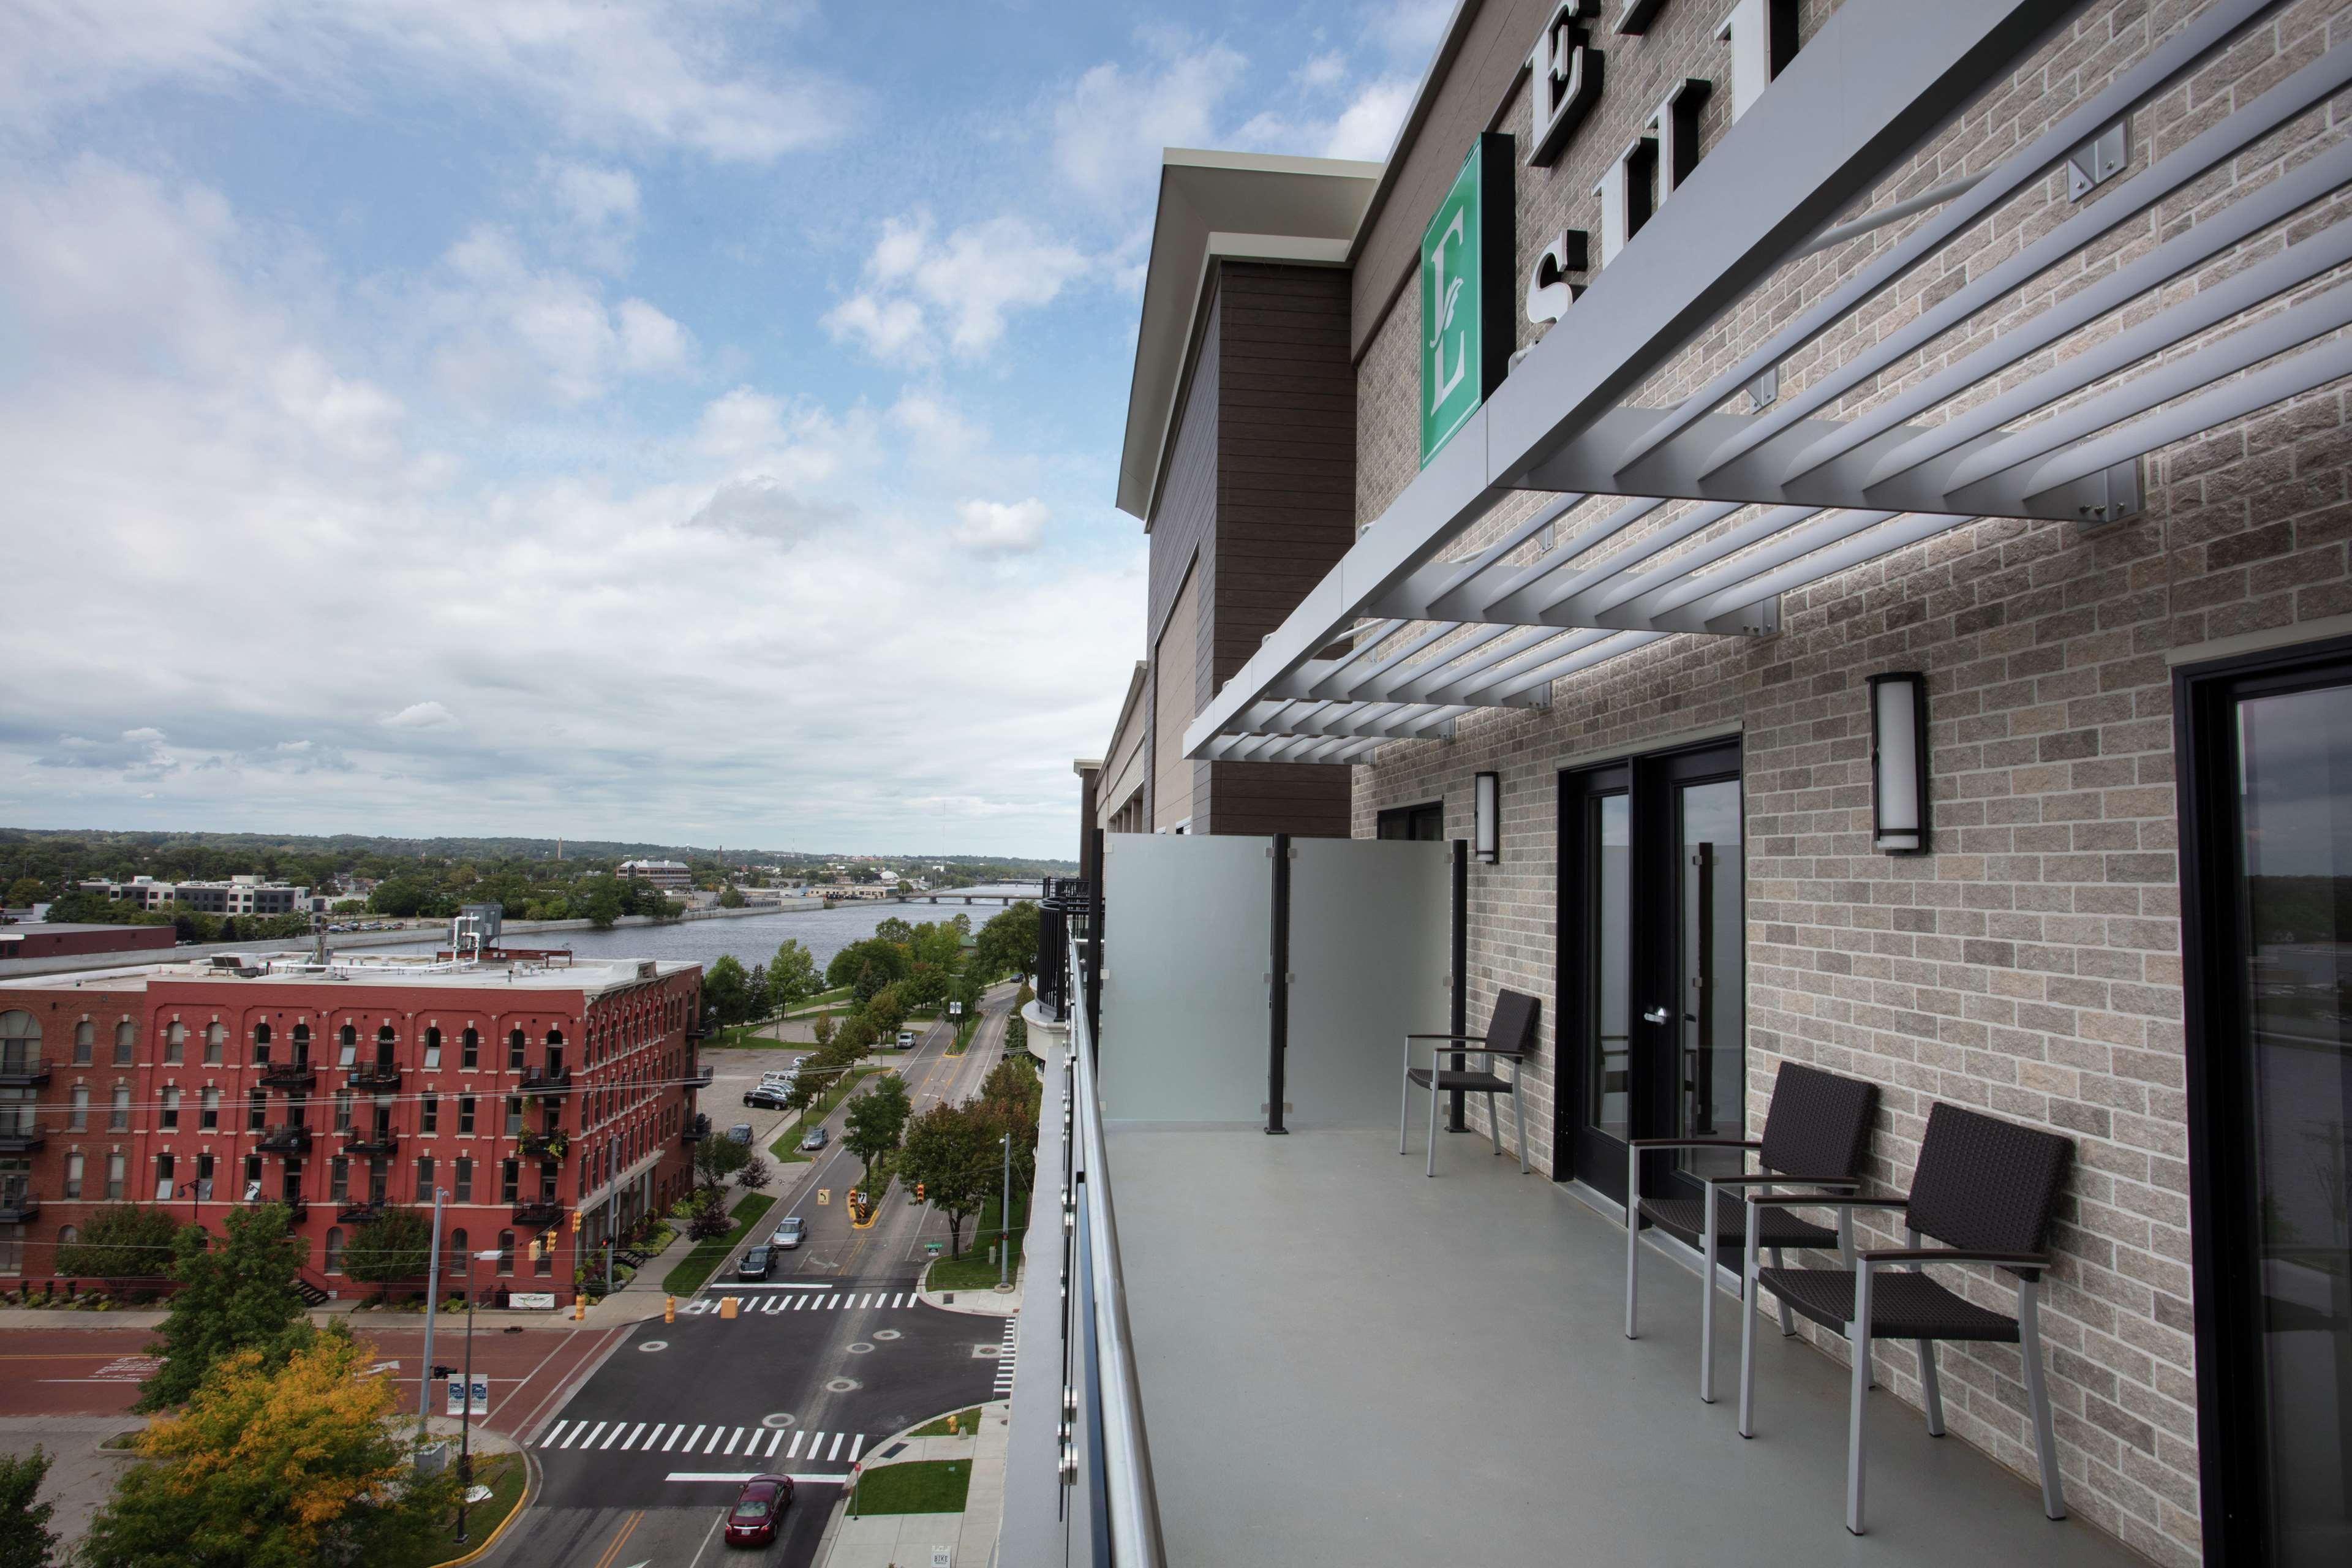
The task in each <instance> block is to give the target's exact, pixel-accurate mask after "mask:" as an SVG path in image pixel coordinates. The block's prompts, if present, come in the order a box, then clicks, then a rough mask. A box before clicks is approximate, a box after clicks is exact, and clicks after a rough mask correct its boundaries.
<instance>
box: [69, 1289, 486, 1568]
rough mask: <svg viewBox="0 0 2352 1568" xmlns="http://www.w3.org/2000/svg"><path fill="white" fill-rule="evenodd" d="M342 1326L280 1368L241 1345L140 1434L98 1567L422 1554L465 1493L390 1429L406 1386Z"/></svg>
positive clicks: (221, 1567) (88, 1555) (90, 1545)
mask: <svg viewBox="0 0 2352 1568" xmlns="http://www.w3.org/2000/svg"><path fill="white" fill-rule="evenodd" d="M375 1356H376V1352H375V1351H374V1350H373V1348H371V1347H370V1346H367V1345H364V1344H362V1343H361V1342H359V1341H357V1340H355V1339H353V1338H352V1335H351V1333H350V1331H348V1330H346V1329H343V1328H342V1327H341V1325H338V1326H337V1327H336V1328H335V1329H333V1330H331V1331H327V1332H325V1333H320V1334H316V1335H313V1336H312V1337H311V1339H310V1342H308V1343H306V1344H304V1345H303V1346H301V1347H300V1348H299V1349H298V1350H296V1351H295V1352H293V1353H292V1354H290V1355H289V1356H287V1357H286V1358H284V1359H283V1360H282V1361H279V1362H278V1363H271V1362H270V1361H269V1360H268V1358H266V1357H265V1356H263V1355H262V1354H261V1353H259V1352H255V1351H242V1352H237V1353H236V1354H234V1355H231V1356H229V1357H228V1358H226V1360H224V1361H223V1362H221V1363H219V1364H218V1365H217V1366H216V1367H215V1368H214V1369H213V1371H212V1373H211V1374H210V1375H208V1376H207V1377H206V1378H205V1380H204V1383H203V1384H202V1385H201V1386H200V1387H199V1388H197V1389H195V1390H194V1392H193V1397H191V1398H190V1400H189V1401H188V1405H187V1408H186V1409H185V1410H184V1412H183V1413H182V1414H180V1415H177V1416H171V1417H166V1418H164V1419H163V1420H160V1421H157V1422H155V1423H154V1424H152V1426H149V1427H148V1428H147V1430H146V1431H145V1432H143V1433H142V1434H141V1435H140V1438H139V1453H140V1456H141V1458H142V1460H143V1461H144V1462H143V1463H142V1464H139V1465H137V1466H134V1467H133V1468H131V1469H130V1470H129V1471H127V1472H126V1473H124V1475H123V1476H122V1477H121V1479H120V1480H118V1481H117V1482H116V1484H115V1488H114V1494H113V1496H112V1497H110V1499H108V1500H107V1501H106V1503H105V1505H104V1506H103V1507H101V1508H100V1510H99V1511H98V1514H97V1517H96V1518H94V1519H93V1520H91V1521H90V1528H89V1537H88V1538H87V1539H86V1540H85V1541H84V1542H83V1543H82V1547H81V1552H82V1560H83V1562H84V1563H87V1564H88V1565H89V1568H188V1565H190V1564H202V1565H204V1568H308V1565H310V1564H317V1563H333V1564H346V1563H348V1564H372V1563H407V1562H412V1561H417V1560H419V1559H420V1558H421V1557H422V1555H423V1553H424V1552H425V1548H426V1545H427V1542H430V1541H431V1540H432V1538H433V1537H434V1536H436V1534H437V1533H438V1531H439V1530H440V1529H441V1527H442V1526H443V1525H444V1523H445V1521H446V1520H447V1518H448V1514H449V1510H450V1509H451V1508H452V1507H453V1506H454V1505H455V1503H456V1501H457V1476H456V1474H455V1473H454V1471H453V1470H444V1471H442V1472H441V1473H440V1474H439V1475H437V1476H420V1475H418V1474H417V1473H416V1471H415V1468H414V1467H413V1465H412V1464H411V1463H410V1459H409V1452H408V1448H407V1446H406V1444H405V1443H404V1440H403V1439H402V1437H401V1436H399V1434H398V1433H397V1432H396V1431H395V1430H394V1428H393V1427H392V1426H390V1425H389V1424H388V1423H387V1420H386V1418H387V1417H388V1416H390V1415H392V1414H393V1411H394V1405H395V1403H396V1402H397V1400H398V1397H399V1389H400V1384H399V1383H398V1382H397V1381H396V1380H394V1379H393V1378H390V1377H385V1376H383V1375H380V1374H375V1373H370V1372H369V1370H368V1368H369V1365H370V1363H373V1361H374V1360H375Z"/></svg>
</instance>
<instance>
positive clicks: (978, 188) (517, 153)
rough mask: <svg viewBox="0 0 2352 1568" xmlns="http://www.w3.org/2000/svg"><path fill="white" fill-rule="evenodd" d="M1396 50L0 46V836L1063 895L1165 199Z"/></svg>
mask: <svg viewBox="0 0 2352 1568" xmlns="http://www.w3.org/2000/svg"><path fill="white" fill-rule="evenodd" d="M1446 9H1447V7H1446V5H1444V4H1443V0H1370V3H1367V4H1363V5H1290V6H1258V5H1238V4H1235V5H1195V6H1168V7H1150V8H1142V7H1114V6H1102V5H989V4H964V5H928V4H916V5H855V6H853V5H839V4H827V5H819V4H806V5H759V4H729V3H691V4H679V5H665V6H657V7H656V6H646V7H632V6H627V5H570V4H564V3H560V0H527V3H520V4H509V5H500V4H492V3H488V0H375V3H359V0H345V3H341V4H325V5H306V4H295V3H289V0H116V3H114V4H110V5H104V6H102V7H100V6H86V5H78V4H71V3H68V0H0V33H5V35H7V36H8V37H10V38H11V40H12V42H11V47H10V48H9V49H8V50H7V51H6V52H5V54H0V465H5V471H6V472H7V473H8V474H9V476H10V480H11V482H10V486H9V489H10V491H11V500H10V503H9V505H8V507H7V509H6V512H5V524H0V529H5V551H4V552H0V562H5V566H0V573H5V576H6V577H7V579H8V584H7V586H8V592H7V595H6V602H7V604H8V605H9V614H8V634H7V640H8V645H9V653H8V659H7V669H8V674H7V677H6V693H7V695H6V698H5V700H0V825H5V826H53V827H64V826H104V827H185V828H223V829H232V828H249V829H279V830H287V831H298V832H383V833H426V832H443V833H467V832H499V833H529V834H541V835H547V836H553V835H556V834H559V833H560V834H563V835H565V836H567V837H627V838H643V839H652V840H661V841H673V842H688V841H690V842H698V843H709V842H714V841H724V842H728V843H736V844H745V845H754V844H756V845H764V846H772V847H810V848H818V847H836V848H866V849H907V850H921V849H943V850H966V851H983V850H1005V851H1031V852H1037V853H1046V854H1057V855H1059V854H1067V853H1068V852H1069V847H1070V846H1071V844H1072V843H1073V842H1074V835H1075V829H1076V816H1075V806H1076V794H1075V781H1074V780H1073V779H1072V778H1071V776H1070V773H1069V759H1070V758H1071V757H1073V756H1076V755H1081V754H1094V753H1096V752H1099V751H1100V750H1101V748H1102V746H1103V744H1104V742H1105V741H1106V740H1107V739H1108V731H1109V727H1110V724H1111V721H1112V720H1113V718H1114V716H1115V709H1116V705H1117V703H1118V699H1119V697H1120V696H1121V695H1122V694H1123V693H1124V690H1125V688H1126V673H1125V672H1126V670H1127V668H1129V664H1130V663H1131V662H1132V661H1133V660H1134V659H1135V658H1138V657H1139V655H1140V653H1141V650H1142V614H1143V604H1142V583H1141V574H1142V569H1143V559H1144V540H1143V535H1142V531H1141V529H1140V527H1139V525H1138V524H1137V523H1135V522H1134V521H1133V520H1131V519H1129V518H1127V517H1125V516H1123V515H1121V514H1120V513H1118V511H1116V510H1114V509H1113V507H1112V505H1111V495H1112V489H1113V483H1114V473H1115V468H1116V465H1117V458H1118V439H1119V434H1120V429H1121V424H1122V420H1123V417H1124V414H1125V408H1126V398H1127V389H1128V378H1129V372H1130V369H1131V364H1132V353H1133V341H1134V321H1135V312H1136V308H1137V300H1138V292H1139V285H1140V281H1141V273H1140V268H1141V265H1142V261H1143V258H1144V254H1145V247H1146V245H1147V243H1148V239H1149V234H1150V217H1151V198H1152V195H1153V192H1154V190H1155V188H1156V170H1157V164H1158V158H1159V149H1160V147H1162V146H1163V145H1185V146H1217V147H1248V148H1261V149H1267V150H1275V151H1283V152H1293V153H1314V154H1328V155H1336V156H1344V157H1359V158H1378V157H1381V156H1382V155H1383V154H1384V153H1385V151H1386V149H1387V147H1388V144H1389V142H1390V140H1391V137H1392V135H1393V132H1394V130H1395V126H1396V124H1397V122H1398V121H1399V120H1400V119H1401V118H1402V113H1403V111H1404V109H1405V107H1406V104H1407V102H1408V100H1409V99H1410V97H1411V93H1412V87H1413V85H1414V84H1415V82H1416V81H1417V80H1418V79H1419V77H1420V75H1421V72H1422V70H1423V67H1424V65H1425V63H1426V60H1427V57H1428V54H1429V52H1430V50H1431V49H1432V48H1433V47H1434V44H1435V39H1436V34H1437V30H1438V28H1439V27H1440V26H1442V24H1443V21H1444V15H1445V12H1446Z"/></svg>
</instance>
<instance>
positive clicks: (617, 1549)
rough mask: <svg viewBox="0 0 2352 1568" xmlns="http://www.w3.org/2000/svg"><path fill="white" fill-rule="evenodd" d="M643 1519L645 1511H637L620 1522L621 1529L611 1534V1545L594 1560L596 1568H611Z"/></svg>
mask: <svg viewBox="0 0 2352 1568" xmlns="http://www.w3.org/2000/svg"><path fill="white" fill-rule="evenodd" d="M645 1517H646V1510H643V1509H637V1510H634V1511H633V1512H631V1513H630V1515H629V1517H628V1518H626V1519H625V1520H623V1521H621V1528H620V1529H619V1530H617V1531H614V1532H613V1540H612V1542H611V1544H609V1545H607V1546H606V1547H605V1548H604V1555H603V1556H601V1557H599V1558H597V1559H596V1568H612V1563H613V1561H614V1559H615V1558H617V1557H619V1556H620V1555H621V1548H622V1547H624V1546H625V1545H627V1544H628V1541H629V1537H630V1536H632V1535H635V1533H636V1532H637V1523H638V1521H640V1520H642V1519H644V1518H645Z"/></svg>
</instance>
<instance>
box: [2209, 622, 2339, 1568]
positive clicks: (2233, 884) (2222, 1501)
mask: <svg viewBox="0 0 2352 1568" xmlns="http://www.w3.org/2000/svg"><path fill="white" fill-rule="evenodd" d="M2340 685H2352V637H2339V638H2333V639H2329V640H2326V641H2322V642H2312V643H2304V644H2298V645H2296V646H2294V647H2285V648H2279V649H2275V650H2272V651H2268V652H2263V653H2256V654H2248V655H2244V656H2242V657H2240V658H2227V659H2217V660H2214V661H2212V662H2210V663H2205V664H2196V665H2183V666H2180V667H2179V668H2176V669H2174V671H2173V672H2172V710H2173V726H2172V731H2173V764H2174V769H2175V774H2176V777H2177V778H2178V780H2179V789H2178V792H2177V795H2178V807H2179V818H2180V915H2181V931H2180V936H2181V956H2182V960H2183V963H2182V966H2181V1008H2182V1013H2181V1016H2182V1021H2183V1023H2184V1025H2185V1029H2184V1032H2183V1033H2184V1038H2185V1040H2186V1046H2187V1048H2186V1053H2185V1054H2186V1058H2187V1060H2186V1063H2185V1068H2186V1089H2187V1092H2188V1098H2189V1266H2190V1278H2191V1280H2192V1288H2193V1289H2194V1291H2195V1297H2196V1300H2195V1307H2194V1324H2195V1336H2196V1348H2197V1456H2198V1472H2199V1474H2198V1482H2199V1485H2198V1490H2199V1493H2200V1513H2201V1520H2202V1525H2203V1531H2204V1549H2205V1562H2206V1563H2207V1564H2208V1565H2209V1568H2247V1565H2251V1564H2255V1563H2265V1562H2268V1561H2269V1560H2270V1550H2271V1542H2270V1540H2269V1521H2268V1518H2267V1512H2268V1510H2267V1509H2266V1507H2265V1499H2266V1497H2267V1495H2268V1493H2269V1490H2270V1478H2269V1474H2268V1471H2267V1469H2266V1468H2265V1465H2264V1462H2263V1453H2264V1449H2265V1438H2264V1436H2263V1429H2264V1426H2265V1415H2266V1413H2265V1411H2264V1409H2263V1397H2262V1389H2263V1377H2262V1367H2261V1358H2260V1352H2259V1347H2260V1345H2261V1341H2262V1325H2261V1323H2260V1322H2259V1321H2255V1314H2254V1313H2252V1311H2251V1310H2249V1307H2248V1304H2247V1302H2246V1301H2245V1300H2243V1299H2242V1296H2240V1295H2239V1294H2238V1293H2237V1292H2235V1291H2232V1290H2230V1289H2221V1288H2220V1287H2221V1284H2222V1282H2224V1281H2230V1280H2240V1281H2242V1280H2245V1279H2251V1278H2255V1277H2257V1274H2256V1271H2257V1270H2259V1268H2260V1267H2261V1262H2260V1257H2259V1244H2258V1237H2259V1236H2260V1227H2259V1226H2258V1225H2256V1224H2254V1223H2252V1222H2251V1221H2250V1220H2249V1219H2248V1218H2247V1213H2248V1210H2249V1209H2250V1208H2251V1206H2252V1202H2253V1192H2252V1186H2251V1184H2250V1181H2249V1177H2248V1174H2247V1172H2246V1171H2245V1169H2244V1167H2243V1163H2242V1156H2243V1155H2244V1153H2245V1152H2246V1138H2245V1135H2244V1134H2245V1129H2246V1128H2247V1126H2248V1125H2249V1124H2250V1119H2251V1117H2252V1109H2251V1107H2250V1106H2249V1105H2248V1103H2247V1100H2246V1096H2245V1094H2244V1092H2243V1091H2244V1089H2245V1087H2246V1086H2245V1084H2244V1082H2243V1080H2242V1077H2241V1076H2240V1075H2238V1074H2236V1073H2233V1072H2231V1071H2229V1070H2228V1066H2229V1063H2230V1062H2231V1060H2232V1059H2242V1056H2243V1021H2244V1018H2245V1016H2246V1009H2245V1002H2244V996H2243V991H2242V985H2241V984H2240V978H2239V970H2238V965H2237V963H2236V951H2237V950H2236V946H2235V944H2234V942H2233V940H2232V939H2233V938H2234V937H2235V936H2236V934H2237V932H2238V927H2239V923H2240V921H2239V913H2238V907H2237V892H2238V874H2239V858H2238V835H2237V788H2236V763H2237V760H2238V753H2237V746H2236V743H2235V741H2234V738H2233V736H2232V732H2231V731H2232V725H2231V710H2232V708H2233V706H2234V705H2235V703H2236V702H2237V701H2238V700H2240V699H2241V698H2242V697H2245V696H2249V695H2273V694H2277V693H2283V692H2290V691H2299V690H2309V689H2314V688H2316V687H2327V686H2340Z"/></svg>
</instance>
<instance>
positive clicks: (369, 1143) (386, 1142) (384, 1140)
mask: <svg viewBox="0 0 2352 1568" xmlns="http://www.w3.org/2000/svg"><path fill="white" fill-rule="evenodd" d="M343 1134H344V1136H346V1137H348V1138H349V1139H350V1140H351V1142H348V1143H346V1144H344V1145H343V1152H344V1153H346V1154H394V1153H398V1152H400V1134H399V1133H398V1132H396V1131H394V1130H393V1129H391V1128H389V1127H362V1126H360V1125H359V1124H357V1123H356V1122H354V1123H353V1124H352V1125H351V1126H349V1127H346V1128H344V1129H343Z"/></svg>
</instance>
